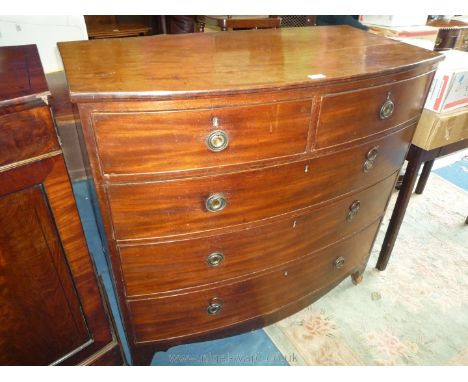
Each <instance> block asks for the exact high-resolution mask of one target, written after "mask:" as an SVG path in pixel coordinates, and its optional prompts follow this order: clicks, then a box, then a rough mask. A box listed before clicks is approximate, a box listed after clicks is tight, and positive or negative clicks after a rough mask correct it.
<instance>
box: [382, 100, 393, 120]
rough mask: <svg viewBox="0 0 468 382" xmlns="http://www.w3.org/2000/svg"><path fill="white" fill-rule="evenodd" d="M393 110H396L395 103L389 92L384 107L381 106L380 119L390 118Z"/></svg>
mask: <svg viewBox="0 0 468 382" xmlns="http://www.w3.org/2000/svg"><path fill="white" fill-rule="evenodd" d="M393 110H395V104H394V103H393V101H392V100H391V99H390V94H389V95H388V98H387V100H386V101H385V102H384V103H383V105H382V107H381V108H380V119H387V118H390V117H391V116H392V114H393Z"/></svg>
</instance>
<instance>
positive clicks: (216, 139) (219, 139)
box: [206, 130, 229, 152]
mask: <svg viewBox="0 0 468 382" xmlns="http://www.w3.org/2000/svg"><path fill="white" fill-rule="evenodd" d="M228 144H229V138H228V135H227V134H226V133H225V132H224V131H223V130H215V131H212V132H211V133H210V134H208V136H207V137H206V145H207V146H208V149H209V150H210V151H213V152H219V151H223V150H224V149H225V148H226V147H227V146H228Z"/></svg>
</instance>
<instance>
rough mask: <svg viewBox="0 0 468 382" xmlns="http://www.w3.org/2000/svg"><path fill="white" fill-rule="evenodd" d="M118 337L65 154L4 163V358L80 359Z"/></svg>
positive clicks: (0, 280) (33, 361)
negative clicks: (75, 196) (65, 160)
mask: <svg viewBox="0 0 468 382" xmlns="http://www.w3.org/2000/svg"><path fill="white" fill-rule="evenodd" d="M114 341H115V340H114V336H113V334H112V332H111V329H110V326H109V322H108V320H107V315H106V312H105V308H104V305H103V300H102V298H101V296H100V293H99V288H98V284H97V280H96V277H95V273H94V269H93V265H92V262H91V259H90V256H89V252H88V250H87V246H86V242H85V239H84V235H83V231H82V228H81V224H80V220H79V216H78V212H77V209H76V205H75V201H74V197H73V193H72V189H71V185H70V182H69V179H68V176H67V173H66V169H65V164H64V161H63V156H62V155H61V154H51V156H50V157H49V158H46V159H43V160H39V161H36V162H32V163H29V164H21V165H16V166H13V167H9V168H8V169H5V168H3V170H2V169H1V168H0V365H48V364H77V363H80V362H83V360H86V359H88V358H89V357H90V356H92V355H93V354H95V353H96V352H98V351H101V349H103V348H104V347H106V346H109V344H110V343H112V342H114Z"/></svg>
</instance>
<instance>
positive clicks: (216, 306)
mask: <svg viewBox="0 0 468 382" xmlns="http://www.w3.org/2000/svg"><path fill="white" fill-rule="evenodd" d="M222 308H223V300H222V299H221V298H219V297H213V298H212V299H211V300H210V302H209V304H208V308H207V312H208V314H210V315H215V314H218V313H219V312H220V311H221V309H222Z"/></svg>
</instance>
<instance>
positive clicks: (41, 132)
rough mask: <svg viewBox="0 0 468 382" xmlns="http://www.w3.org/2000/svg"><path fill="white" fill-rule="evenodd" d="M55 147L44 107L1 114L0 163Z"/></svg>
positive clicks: (30, 156) (49, 118) (50, 122)
mask: <svg viewBox="0 0 468 382" xmlns="http://www.w3.org/2000/svg"><path fill="white" fill-rule="evenodd" d="M58 149H60V146H59V144H58V140H57V135H56V133H55V127H54V123H53V122H52V118H51V116H50V111H49V108H48V107H47V106H40V107H35V108H33V109H28V110H22V111H18V112H15V113H10V114H5V115H0V150H1V155H0V166H3V165H6V164H8V163H14V162H18V161H21V160H24V159H28V158H32V157H35V156H38V155H42V154H45V153H48V152H50V151H53V150H58Z"/></svg>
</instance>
